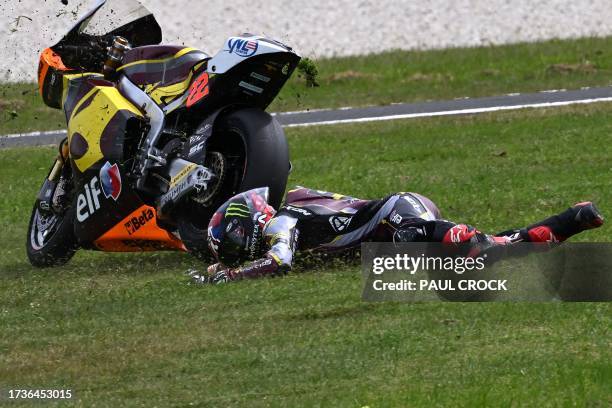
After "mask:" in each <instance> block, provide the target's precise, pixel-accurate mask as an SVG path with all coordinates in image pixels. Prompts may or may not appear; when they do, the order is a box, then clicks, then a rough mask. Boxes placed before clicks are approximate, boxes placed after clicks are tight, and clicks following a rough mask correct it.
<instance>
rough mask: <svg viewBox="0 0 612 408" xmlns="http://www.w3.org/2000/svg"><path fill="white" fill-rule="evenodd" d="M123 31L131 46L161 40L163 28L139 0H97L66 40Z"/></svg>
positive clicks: (156, 42) (119, 33) (76, 40)
mask: <svg viewBox="0 0 612 408" xmlns="http://www.w3.org/2000/svg"><path fill="white" fill-rule="evenodd" d="M109 35H120V36H122V37H125V38H127V39H128V41H130V43H131V44H132V46H135V47H138V46H142V45H151V44H159V43H160V42H161V39H162V38H161V28H160V27H159V24H158V23H157V21H155V17H153V14H152V13H151V12H150V11H149V10H147V8H146V7H144V6H143V5H142V4H141V3H140V2H138V1H137V0H97V1H96V2H95V3H93V6H92V8H91V9H90V11H89V12H88V13H86V14H85V15H84V16H83V17H82V18H81V19H80V20H79V21H78V22H77V23H76V24H75V26H74V27H73V28H72V29H71V30H70V32H69V33H68V34H67V35H66V37H65V38H64V41H65V42H67V43H74V42H78V40H79V39H82V38H87V37H89V38H91V37H105V36H109Z"/></svg>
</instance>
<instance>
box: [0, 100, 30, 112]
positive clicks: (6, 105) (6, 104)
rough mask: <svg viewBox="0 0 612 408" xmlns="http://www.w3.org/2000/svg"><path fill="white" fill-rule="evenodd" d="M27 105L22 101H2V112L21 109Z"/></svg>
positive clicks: (0, 104)
mask: <svg viewBox="0 0 612 408" xmlns="http://www.w3.org/2000/svg"><path fill="white" fill-rule="evenodd" d="M24 105H25V102H24V101H22V100H20V99H0V110H5V109H12V110H16V109H21V108H23V107H24Z"/></svg>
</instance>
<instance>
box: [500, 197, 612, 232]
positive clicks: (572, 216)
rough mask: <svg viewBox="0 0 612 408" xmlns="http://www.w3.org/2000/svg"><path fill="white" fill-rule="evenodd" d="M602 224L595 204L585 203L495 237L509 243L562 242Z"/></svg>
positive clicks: (602, 221)
mask: <svg viewBox="0 0 612 408" xmlns="http://www.w3.org/2000/svg"><path fill="white" fill-rule="evenodd" d="M603 223H604V217H603V215H602V214H601V213H600V212H599V210H598V209H597V207H596V206H595V204H593V203H592V202H590V201H585V202H582V203H578V204H576V205H574V206H573V207H570V208H568V209H567V210H565V211H563V212H562V213H560V214H557V215H553V216H552V217H549V218H546V219H545V220H542V221H540V222H537V223H535V224H532V225H530V226H528V227H526V228H523V229H520V230H510V231H504V232H502V233H499V234H497V236H498V237H505V238H506V239H508V240H509V241H511V242H521V241H523V242H563V241H565V240H566V239H568V238H569V237H571V236H572V235H576V234H578V233H580V232H582V231H586V230H589V229H593V228H598V227H600V226H602V225H603Z"/></svg>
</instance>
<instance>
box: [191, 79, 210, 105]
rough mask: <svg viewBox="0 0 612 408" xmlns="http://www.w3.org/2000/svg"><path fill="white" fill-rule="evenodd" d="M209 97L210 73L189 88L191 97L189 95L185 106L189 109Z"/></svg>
mask: <svg viewBox="0 0 612 408" xmlns="http://www.w3.org/2000/svg"><path fill="white" fill-rule="evenodd" d="M206 95H208V73H206V72H205V73H203V74H202V75H200V76H199V77H198V78H197V79H196V80H195V81H193V84H191V87H190V88H189V95H187V103H186V104H185V106H187V107H188V108H189V107H190V106H191V105H193V104H194V103H196V102H198V101H199V100H200V99H202V98H203V97H205V96H206Z"/></svg>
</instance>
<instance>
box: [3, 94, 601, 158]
mask: <svg viewBox="0 0 612 408" xmlns="http://www.w3.org/2000/svg"><path fill="white" fill-rule="evenodd" d="M611 101H612V87H601V88H583V89H580V90H573V91H567V90H553V91H542V92H536V93H525V94H508V95H503V96H493V97H485V98H464V99H454V100H449V101H434V102H419V103H398V104H392V105H386V106H370V107H365V108H350V107H349V108H340V109H321V110H310V111H300V112H283V113H276V114H273V115H274V116H275V117H276V119H277V120H278V121H279V122H280V123H281V124H282V125H283V126H284V127H300V126H323V125H335V124H343V123H359V122H372V121H383V120H396V119H412V118H422V117H435V116H449V115H466V114H477V113H485V112H495V111H503V110H512V109H525V108H550V107H556V106H566V105H574V104H589V103H596V102H611ZM64 137H66V131H65V130H64V131H48V132H31V133H24V134H13V135H6V136H0V148H11V147H20V146H43V145H49V144H56V143H58V142H59V141H60V140H61V139H63V138H64Z"/></svg>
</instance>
